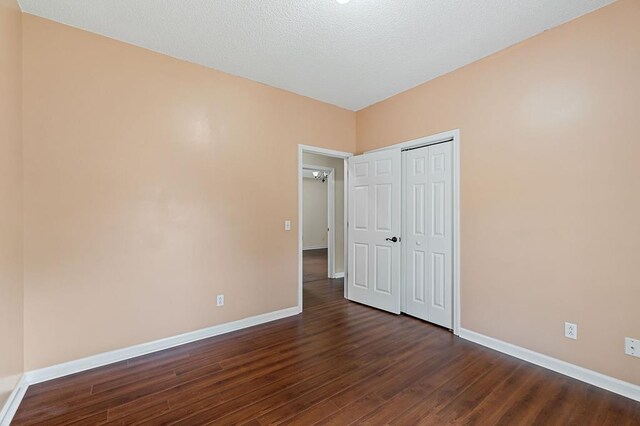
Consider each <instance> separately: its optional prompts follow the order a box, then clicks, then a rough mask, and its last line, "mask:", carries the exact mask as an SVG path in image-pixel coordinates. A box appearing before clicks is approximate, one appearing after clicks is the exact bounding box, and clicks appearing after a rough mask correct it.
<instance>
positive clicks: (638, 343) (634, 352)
mask: <svg viewBox="0 0 640 426" xmlns="http://www.w3.org/2000/svg"><path fill="white" fill-rule="evenodd" d="M624 353H625V354H627V355H631V356H637V357H638V358H640V340H638V339H632V338H631V337H625V338H624Z"/></svg>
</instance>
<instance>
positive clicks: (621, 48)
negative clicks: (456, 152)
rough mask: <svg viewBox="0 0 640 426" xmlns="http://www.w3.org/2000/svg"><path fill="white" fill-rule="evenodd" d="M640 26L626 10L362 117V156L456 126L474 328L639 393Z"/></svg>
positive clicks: (468, 324)
mask: <svg viewBox="0 0 640 426" xmlns="http://www.w3.org/2000/svg"><path fill="white" fill-rule="evenodd" d="M639 22H640V1H637V0H621V1H619V2H617V3H614V4H613V5H611V6H608V7H606V8H603V9H600V10H598V11H596V12H594V13H591V14H589V15H586V16H584V17H581V18H579V19H577V20H575V21H572V22H570V23H567V24H565V25H563V26H560V27H558V28H556V29H553V30H550V31H547V32H545V33H543V34H541V35H539V36H537V37H534V38H532V39H529V40H527V41H525V42H523V43H520V44H518V45H516V46H514V47H511V48H509V49H507V50H504V51H502V52H499V53H497V54H495V55H493V56H490V57H488V58H485V59H483V60H481V61H478V62H476V63H473V64H471V65H468V66H466V67H464V68H461V69H459V70H457V71H454V72H452V73H450V74H447V75H445V76H443V77H440V78H438V79H435V80H433V81H431V82H427V83H425V84H423V85H421V86H419V87H417V88H414V89H412V90H409V91H407V92H405V93H402V94H399V95H397V96H394V97H392V98H390V99H388V100H386V101H383V102H381V103H379V104H376V105H374V106H371V107H369V108H367V109H364V110H362V111H360V112H358V114H357V138H358V142H357V149H358V151H359V152H362V151H366V150H371V149H374V148H380V147H383V146H387V145H391V144H395V143H398V142H401V141H405V140H411V139H415V138H418V137H421V136H426V135H431V134H435V133H439V132H442V131H446V130H450V129H454V128H460V131H461V173H462V176H461V186H462V188H461V204H462V207H461V228H462V231H461V232H462V243H461V250H462V259H461V261H462V275H461V287H462V289H461V290H462V300H461V303H462V326H463V327H464V328H467V329H470V330H473V331H476V332H479V333H482V334H485V335H488V336H491V337H495V338H498V339H501V340H504V341H507V342H511V343H513V344H516V345H520V346H523V347H526V348H529V349H532V350H534V351H538V352H541V353H544V354H547V355H550V356H552V357H556V358H560V359H562V360H565V361H568V362H571V363H575V364H578V365H581V366H584V367H586V368H589V369H593V370H596V371H599V372H601V373H604V374H607V375H611V376H614V377H617V378H619V379H622V380H625V381H628V382H631V383H635V384H640V360H639V359H638V358H633V357H630V356H627V355H625V354H624V351H623V348H624V340H623V339H624V337H625V336H631V337H636V338H640V309H638V306H639V305H638V301H639V300H640V219H639V218H640V120H639V119H638V114H640V25H638V23H639ZM564 321H571V322H576V323H577V324H578V330H579V332H578V337H579V338H578V340H577V341H574V340H569V339H566V338H564V337H563V334H564V329H563V327H564Z"/></svg>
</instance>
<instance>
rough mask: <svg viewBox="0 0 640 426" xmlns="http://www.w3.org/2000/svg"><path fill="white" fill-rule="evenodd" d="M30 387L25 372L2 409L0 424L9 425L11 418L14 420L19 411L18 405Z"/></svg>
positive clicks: (0, 425) (1, 425)
mask: <svg viewBox="0 0 640 426" xmlns="http://www.w3.org/2000/svg"><path fill="white" fill-rule="evenodd" d="M28 387H29V384H28V383H27V378H26V376H25V375H24V374H23V375H22V376H21V377H20V380H18V383H17V384H16V386H15V387H14V388H13V391H12V392H11V394H10V395H9V398H7V400H6V401H5V403H4V406H3V407H2V409H1V410H0V426H9V425H10V424H11V420H13V416H14V415H15V414H16V411H18V406H19V405H20V402H22V398H23V397H24V394H25V393H26V392H27V388H28Z"/></svg>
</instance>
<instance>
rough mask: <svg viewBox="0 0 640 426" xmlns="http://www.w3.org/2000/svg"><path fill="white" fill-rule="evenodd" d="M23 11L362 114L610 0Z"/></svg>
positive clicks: (71, 3)
mask: <svg viewBox="0 0 640 426" xmlns="http://www.w3.org/2000/svg"><path fill="white" fill-rule="evenodd" d="M19 2H20V5H21V7H22V10H23V11H24V12H27V13H31V14H34V15H38V16H41V17H44V18H48V19H51V20H54V21H58V22H62V23H64V24H68V25H72V26H74V27H78V28H82V29H85V30H88V31H91V32H94V33H98V34H102V35H105V36H108V37H112V38H115V39H118V40H122V41H125V42H127V43H131V44H134V45H137V46H141V47H145V48H147V49H151V50H154V51H157V52H161V53H164V54H167V55H170V56H173V57H176V58H180V59H184V60H187V61H190V62H195V63H197V64H201V65H205V66H207V67H211V68H215V69H219V70H222V71H225V72H228V73H230V74H235V75H239V76H242V77H246V78H249V79H251V80H255V81H259V82H262V83H266V84H268V85H271V86H275V87H279V88H282V89H286V90H289V91H292V92H295V93H299V94H301V95H305V96H309V97H311V98H315V99H318V100H321V101H325V102H328V103H331V104H334V105H338V106H341V107H344V108H347V109H350V110H354V111H357V110H359V109H362V108H364V107H366V106H368V105H371V104H373V103H375V102H378V101H381V100H383V99H385V98H388V97H390V96H392V95H395V94H396V93H399V92H402V91H404V90H407V89H409V88H411V87H414V86H417V85H418V84H420V83H423V82H425V81H428V80H431V79H433V78H435V77H437V76H439V75H442V74H445V73H447V72H449V71H452V70H454V69H456V68H459V67H461V66H463V65H466V64H468V63H470V62H473V61H475V60H477V59H480V58H482V57H484V56H487V55H489V54H491V53H494V52H496V51H498V50H500V49H503V48H505V47H507V46H510V45H512V44H515V43H517V42H519V41H521V40H524V39H526V38H528V37H531V36H533V35H535V34H537V33H540V32H542V31H544V30H546V29H548V28H551V27H554V26H557V25H560V24H562V23H564V22H566V21H569V20H571V19H573V18H576V17H578V16H580V15H583V14H585V13H587V12H590V11H592V10H595V9H597V8H599V7H602V6H604V5H606V4H609V3H612V2H613V0H351V2H350V3H348V4H346V5H340V4H338V3H337V2H336V0H19Z"/></svg>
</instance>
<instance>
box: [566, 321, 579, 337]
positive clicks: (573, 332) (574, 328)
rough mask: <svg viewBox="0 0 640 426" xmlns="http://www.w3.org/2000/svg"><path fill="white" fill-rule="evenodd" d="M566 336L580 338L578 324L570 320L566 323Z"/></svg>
mask: <svg viewBox="0 0 640 426" xmlns="http://www.w3.org/2000/svg"><path fill="white" fill-rule="evenodd" d="M564 337H567V338H569V339H573V340H578V325H577V324H572V323H570V322H565V323H564Z"/></svg>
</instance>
